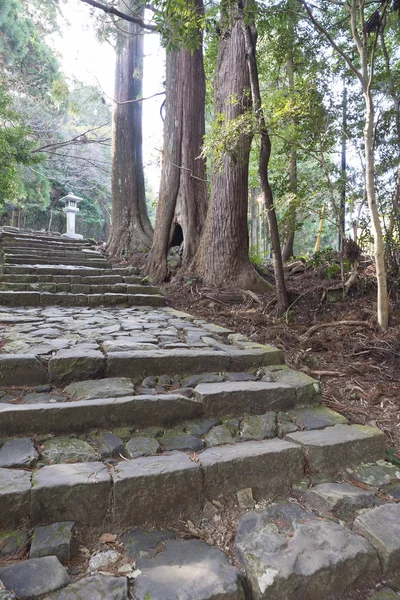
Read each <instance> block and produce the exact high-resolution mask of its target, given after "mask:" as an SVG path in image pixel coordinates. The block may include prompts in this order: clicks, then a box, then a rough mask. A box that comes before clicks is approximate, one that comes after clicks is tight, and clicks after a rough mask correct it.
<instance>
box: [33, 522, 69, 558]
mask: <svg viewBox="0 0 400 600" xmlns="http://www.w3.org/2000/svg"><path fill="white" fill-rule="evenodd" d="M73 528H74V523H73V522H72V521H66V522H64V523H52V524H51V525H47V526H46V525H45V526H44V527H36V529H35V530H34V532H33V536H32V542H31V548H30V551H29V558H41V557H42V556H56V557H57V558H58V560H59V561H60V563H62V564H66V563H67V562H68V561H69V559H70V546H71V539H72V530H73Z"/></svg>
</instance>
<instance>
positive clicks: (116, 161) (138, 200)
mask: <svg viewBox="0 0 400 600" xmlns="http://www.w3.org/2000/svg"><path fill="white" fill-rule="evenodd" d="M141 6H142V4H141V3H140V5H139V4H138V5H137V6H136V0H130V5H129V8H130V9H131V11H132V12H134V13H135V14H136V15H138V16H140V17H143V13H144V8H142V7H141ZM120 8H121V10H122V9H123V8H125V9H126V1H125V0H120ZM123 29H124V31H122V29H119V30H118V36H117V38H118V39H117V47H118V50H117V59H116V69H115V92H114V95H115V100H116V102H115V104H114V112H113V148H112V173H111V175H112V183H111V190H112V227H111V235H110V238H109V241H108V251H109V253H110V254H111V255H112V256H115V257H121V256H124V255H129V254H130V253H131V252H135V251H142V250H149V249H150V246H151V241H152V235H153V229H152V226H151V223H150V220H149V217H148V214H147V207H146V195H145V187H144V173H143V156H142V103H141V102H135V100H136V99H137V98H141V97H142V82H143V31H142V30H141V29H140V27H139V26H138V25H136V24H134V23H130V22H124V27H123ZM125 32H126V33H125Z"/></svg>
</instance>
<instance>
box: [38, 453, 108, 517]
mask: <svg viewBox="0 0 400 600" xmlns="http://www.w3.org/2000/svg"><path fill="white" fill-rule="evenodd" d="M110 494H111V477H110V474H109V473H108V471H107V468H106V466H105V465H104V464H103V463H96V462H91V463H76V464H63V465H50V466H46V467H43V468H42V469H40V470H39V471H37V472H36V473H34V474H33V477H32V490H31V507H30V508H31V520H32V523H33V525H47V524H49V523H55V522H59V521H74V522H75V523H77V524H79V525H81V526H87V527H89V526H91V525H93V526H95V525H98V524H99V523H103V522H104V523H106V522H107V519H108V518H109V516H110V515H109V509H110ZM94 507H95V510H94Z"/></svg>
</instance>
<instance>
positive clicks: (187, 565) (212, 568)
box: [134, 540, 245, 600]
mask: <svg viewBox="0 0 400 600" xmlns="http://www.w3.org/2000/svg"><path fill="white" fill-rule="evenodd" d="M137 565H138V568H139V569H140V571H141V573H140V575H139V576H138V577H137V578H136V580H135V583H134V594H135V598H136V599H137V600H149V599H150V598H154V599H155V598H156V599H157V600H171V599H172V598H182V599H183V598H184V599H187V600H189V599H190V600H244V598H245V594H244V590H243V586H242V581H241V577H240V574H239V571H238V570H237V569H236V567H234V566H233V565H232V564H231V563H230V562H229V560H228V557H227V556H226V554H224V553H223V552H221V551H220V550H217V549H216V548H213V547H212V546H209V545H208V544H206V543H205V542H200V541H198V540H186V541H185V540H168V541H167V542H166V543H165V547H164V549H163V551H162V552H158V553H156V554H155V555H154V556H153V557H148V558H139V559H138V561H137Z"/></svg>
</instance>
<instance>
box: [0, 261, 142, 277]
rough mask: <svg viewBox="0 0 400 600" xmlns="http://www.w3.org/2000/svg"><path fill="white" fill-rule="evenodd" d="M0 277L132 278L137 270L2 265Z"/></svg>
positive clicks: (132, 268)
mask: <svg viewBox="0 0 400 600" xmlns="http://www.w3.org/2000/svg"><path fill="white" fill-rule="evenodd" d="M1 271H2V275H3V276H4V275H17V276H19V275H37V276H40V275H60V276H63V275H73V276H82V277H87V276H90V277H92V276H99V277H100V276H102V277H108V276H110V277H114V276H119V275H122V276H133V275H137V273H138V269H135V268H134V267H125V268H114V269H111V268H108V267H107V268H106V267H104V268H103V267H101V268H94V267H86V266H82V267H79V266H78V267H76V266H71V267H68V265H54V266H49V265H9V264H5V265H3V267H2V269H1Z"/></svg>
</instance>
